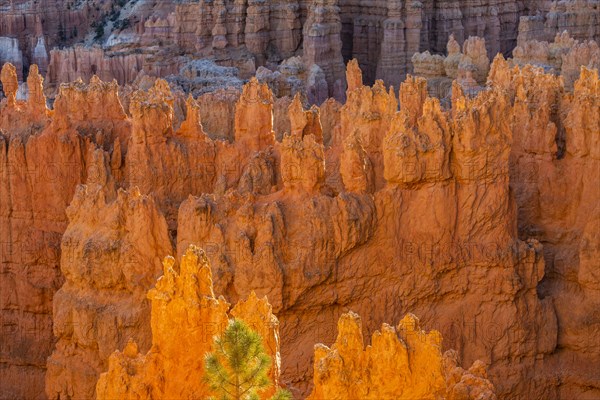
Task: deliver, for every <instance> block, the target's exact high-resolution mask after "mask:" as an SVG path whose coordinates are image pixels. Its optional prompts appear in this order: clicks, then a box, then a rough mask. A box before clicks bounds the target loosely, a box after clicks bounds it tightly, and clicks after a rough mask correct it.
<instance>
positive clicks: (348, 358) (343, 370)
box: [308, 312, 496, 400]
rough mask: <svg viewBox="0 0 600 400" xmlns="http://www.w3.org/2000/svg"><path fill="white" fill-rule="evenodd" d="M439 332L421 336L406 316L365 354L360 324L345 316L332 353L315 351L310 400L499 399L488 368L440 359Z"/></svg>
mask: <svg viewBox="0 0 600 400" xmlns="http://www.w3.org/2000/svg"><path fill="white" fill-rule="evenodd" d="M441 343H442V337H441V335H440V333H439V332H437V331H432V332H429V333H426V332H425V331H422V330H421V326H420V325H419V320H418V319H417V317H415V316H414V315H412V314H407V315H406V316H405V317H404V318H402V320H401V321H400V323H399V324H398V326H397V327H396V328H394V327H392V326H389V325H388V324H383V326H382V327H381V331H375V333H374V334H373V340H372V344H371V345H369V346H367V348H366V349H365V347H364V341H363V334H362V323H361V319H360V317H359V316H358V315H356V314H355V313H353V312H349V313H347V314H343V315H342V316H341V317H340V320H339V322H338V335H337V339H336V341H335V343H334V344H333V346H332V348H331V349H330V348H328V347H327V346H325V345H323V344H318V345H316V346H315V362H314V370H315V377H314V381H315V387H314V389H313V391H312V393H311V395H310V396H309V397H308V399H309V400H321V399H336V400H337V399H339V400H344V399H347V400H349V399H373V400H376V399H391V398H398V399H438V398H443V399H465V400H468V399H480V400H484V399H487V400H492V399H496V395H495V393H494V387H493V385H492V384H491V383H490V381H489V380H487V375H486V370H485V366H484V365H483V363H482V362H481V361H475V362H474V363H473V365H472V366H471V368H469V370H468V371H465V370H464V369H462V368H461V367H460V366H457V362H456V352H454V351H453V350H449V351H447V352H446V353H444V354H443V355H442V352H441Z"/></svg>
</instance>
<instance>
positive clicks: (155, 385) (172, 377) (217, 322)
mask: <svg viewBox="0 0 600 400" xmlns="http://www.w3.org/2000/svg"><path fill="white" fill-rule="evenodd" d="M163 269H164V272H163V276H162V277H160V278H159V279H158V281H157V282H156V286H155V287H154V288H153V289H151V290H150V291H149V292H148V298H149V299H150V300H151V302H152V332H151V334H152V347H151V348H150V349H149V351H148V352H147V353H146V354H144V352H143V351H142V350H141V349H140V347H139V346H138V344H137V343H136V342H135V341H129V342H128V343H127V345H126V346H125V348H124V350H123V351H122V352H121V351H116V352H115V353H113V354H112V355H111V356H110V359H109V362H108V372H105V373H104V374H102V375H101V376H100V379H99V380H98V384H97V389H96V393H97V399H98V400H103V399H106V400H111V399H116V398H128V399H147V398H157V399H160V398H205V397H207V396H209V395H210V394H211V392H210V389H209V388H208V387H207V385H206V383H205V382H204V380H203V377H204V356H205V354H207V353H209V352H210V351H212V344H213V338H214V336H216V335H220V334H221V333H222V332H223V331H224V330H225V328H226V327H227V323H228V320H229V319H230V318H232V317H234V318H237V319H240V320H242V321H244V322H246V323H247V324H248V326H249V327H251V328H252V329H254V330H255V331H257V332H258V333H259V334H260V335H261V337H262V339H263V345H264V348H265V350H266V351H267V353H268V355H269V356H270V357H271V360H272V366H271V369H270V377H271V379H272V382H273V383H274V385H275V387H277V386H279V385H278V383H279V373H280V372H279V371H280V370H279V322H278V321H277V318H276V317H275V316H274V315H273V313H272V312H271V306H270V305H269V303H268V302H267V299H266V298H263V299H259V298H258V297H256V295H255V294H254V293H251V294H250V296H249V298H248V299H247V300H246V301H243V302H239V303H238V304H237V305H236V306H235V307H233V309H232V310H229V307H230V305H229V303H227V301H226V300H225V298H223V296H219V297H218V298H217V297H215V294H214V291H213V284H212V274H211V269H210V264H209V262H208V259H207V257H206V255H205V253H204V251H202V250H200V249H198V248H196V247H195V246H190V247H189V248H188V249H187V250H186V251H185V253H184V255H183V257H182V259H181V263H179V265H177V263H176V262H175V259H174V258H173V257H167V258H165V260H164V261H163ZM174 338H177V339H176V340H173V339H174ZM269 393H270V394H272V393H273V391H272V390H271V391H269V392H268V393H265V394H264V395H263V398H268V397H267V396H266V395H267V394H269Z"/></svg>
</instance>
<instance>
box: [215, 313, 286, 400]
mask: <svg viewBox="0 0 600 400" xmlns="http://www.w3.org/2000/svg"><path fill="white" fill-rule="evenodd" d="M270 367H271V357H269V356H268V355H267V354H266V352H265V349H264V347H263V345H262V338H261V336H260V335H259V334H258V333H256V332H254V331H253V330H252V329H250V328H249V327H248V326H247V325H246V324H244V323H243V322H242V321H240V320H235V319H232V320H230V321H229V325H228V326H227V329H226V330H225V332H223V334H222V335H221V336H217V337H216V338H215V340H214V343H213V351H212V353H208V354H207V355H206V358H205V369H206V375H205V380H206V382H207V383H208V385H209V387H210V389H211V390H212V392H213V393H214V394H215V395H216V397H215V398H216V399H218V400H257V399H259V393H261V392H263V391H265V390H266V389H268V388H269V387H270V386H271V385H272V383H271V380H270V379H269V376H268V372H269V368H270ZM291 399H292V396H291V394H290V393H289V392H288V391H286V390H281V389H280V390H278V391H277V392H276V393H275V394H274V395H273V397H271V400H291Z"/></svg>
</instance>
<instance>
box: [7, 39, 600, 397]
mask: <svg viewBox="0 0 600 400" xmlns="http://www.w3.org/2000/svg"><path fill="white" fill-rule="evenodd" d="M468 43H473V44H472V45H471V44H468V45H467V46H466V48H465V47H463V55H464V54H465V53H466V54H471V55H481V60H483V55H484V53H482V52H481V51H480V50H481V49H482V42H480V41H476V40H472V41H470V42H468ZM453 54H458V53H457V52H453ZM461 57H462V56H461ZM486 57H487V56H486ZM469 58H470V60H471V61H470V62H471V64H472V65H475V66H477V65H484V63H483V62H482V63H481V64H479V62H478V61H477V60H478V58H477V57H472V56H469ZM474 59H475V61H477V62H475V61H473V60H474ZM489 68H490V73H489V76H488V77H487V82H488V84H487V86H486V87H485V90H481V91H478V92H473V93H472V92H468V91H466V90H465V89H463V85H461V84H460V83H459V82H455V83H453V84H451V85H452V86H451V88H452V93H451V96H450V99H449V102H448V104H447V106H448V107H444V103H443V102H440V101H439V100H438V99H436V98H432V97H429V96H428V94H427V81H426V80H425V79H423V78H419V77H409V78H408V79H407V80H406V81H405V82H403V83H402V85H401V86H400V90H399V95H398V97H397V96H396V94H395V93H394V90H392V89H388V88H386V86H385V85H384V84H383V83H382V82H378V83H376V84H375V85H374V86H372V87H370V86H364V85H363V81H364V79H363V76H362V73H361V70H360V69H359V68H358V63H356V62H352V63H350V64H349V66H348V70H347V76H346V81H347V82H348V90H347V92H346V93H345V97H346V98H347V101H345V102H344V103H343V104H342V103H339V102H337V101H335V100H328V101H327V102H325V103H324V104H323V106H322V107H313V108H311V109H307V108H306V107H304V106H303V105H302V102H301V101H300V99H296V100H294V101H292V100H291V99H288V101H287V103H286V102H283V101H281V100H278V99H277V100H276V99H275V98H274V97H273V95H272V93H271V91H270V89H269V88H268V86H267V85H266V84H261V83H259V82H258V80H254V79H253V80H251V81H250V82H249V83H248V84H247V85H245V87H244V88H243V90H242V92H241V94H240V95H239V96H237V95H235V94H234V92H231V93H229V94H223V93H221V94H220V95H218V96H217V95H212V94H211V95H206V96H203V97H201V98H200V99H199V100H198V101H196V100H194V99H193V98H188V99H187V101H186V99H185V97H184V96H182V95H181V94H178V93H174V92H172V91H171V90H170V89H169V87H168V85H167V83H166V82H165V81H163V80H157V81H156V82H153V83H152V84H151V85H148V87H147V88H144V89H139V90H137V91H133V92H127V91H126V90H123V91H122V92H121V93H119V92H118V86H117V85H116V83H104V82H102V81H100V80H99V79H98V78H93V79H91V81H90V83H89V84H84V83H83V82H74V83H71V84H69V85H62V86H61V87H60V90H59V94H58V96H57V98H56V101H55V103H54V109H53V110H48V109H47V108H46V105H45V99H44V95H43V90H42V86H41V85H42V79H41V77H40V76H39V74H37V73H36V70H35V68H34V69H32V72H31V73H30V74H29V78H28V80H29V82H28V84H29V87H30V90H29V92H30V94H31V95H30V96H29V97H28V100H27V101H22V100H19V99H17V97H16V94H17V92H18V83H17V73H16V69H15V68H13V67H10V66H8V65H6V66H4V67H3V69H2V74H1V78H2V84H3V88H4V91H5V95H6V97H7V98H6V99H5V100H3V101H2V103H1V105H0V129H1V130H2V131H1V132H2V136H0V138H1V140H0V167H1V169H0V179H1V182H0V183H1V184H0V190H1V191H0V202H1V204H0V218H1V221H2V223H1V225H0V241H1V242H2V245H3V250H4V251H3V252H2V263H1V266H2V274H1V276H0V279H2V282H1V284H2V288H3V291H2V297H1V298H0V300H1V303H0V307H1V310H2V312H1V314H0V315H1V318H2V326H3V327H4V328H3V331H2V340H1V342H2V343H3V344H5V343H6V345H4V347H3V348H2V349H1V350H2V355H1V357H2V358H1V362H2V369H0V374H2V375H0V380H1V381H2V382H6V384H3V385H2V393H1V394H2V396H3V397H25V398H39V397H44V393H47V395H48V396H49V397H51V398H58V396H59V395H60V398H64V397H67V398H71V397H90V396H91V395H92V394H93V393H94V390H95V385H96V380H97V378H98V376H99V375H100V373H102V372H103V371H106V370H107V368H108V367H109V364H110V361H109V359H110V354H111V353H112V352H113V351H115V350H120V349H124V348H125V347H126V344H127V341H128V338H129V337H132V338H134V339H135V340H136V342H137V343H138V345H139V347H138V351H139V352H140V354H145V353H146V351H147V350H148V349H149V346H150V345H151V342H150V341H151V330H150V325H151V324H150V319H151V313H150V307H149V304H148V302H146V301H145V300H144V296H145V293H146V291H147V290H148V289H149V288H150V287H151V285H153V284H154V281H155V279H156V278H157V275H159V274H160V271H161V266H160V262H159V260H161V259H162V258H163V257H165V256H166V255H169V254H173V251H176V252H177V258H180V257H183V256H184V254H186V250H187V249H188V247H189V246H190V245H191V244H194V245H197V246H199V247H201V248H204V249H205V251H206V256H207V258H208V260H209V262H210V263H211V265H212V268H213V277H214V286H215V291H216V292H217V293H221V294H223V295H226V296H227V298H228V299H230V301H232V302H238V301H239V300H242V299H246V298H247V297H248V296H250V294H251V292H252V291H254V292H255V293H256V294H257V295H258V296H259V297H263V296H265V295H266V296H268V299H269V302H270V303H271V304H272V307H273V313H274V314H276V315H277V318H278V319H279V321H280V335H281V336H280V337H281V347H280V352H281V382H282V383H283V384H284V385H286V386H288V387H290V388H291V389H292V390H293V391H294V393H295V394H296V395H298V396H301V395H302V396H304V395H308V394H309V393H310V391H311V390H312V384H311V382H312V380H313V371H312V369H311V364H312V361H311V360H312V357H313V345H314V343H318V342H324V343H333V342H334V340H335V337H334V334H335V331H336V329H335V326H336V321H337V320H338V318H339V317H340V316H341V315H342V314H343V313H345V312H347V311H348V310H353V311H355V312H358V313H359V314H360V315H362V316H363V319H364V320H363V324H364V325H363V328H362V329H363V330H364V333H365V334H367V335H370V334H371V333H372V332H374V331H375V330H376V329H378V328H379V327H380V326H381V324H382V323H384V322H386V321H394V320H400V319H401V318H402V317H403V316H404V315H405V314H406V313H408V312H413V313H415V314H416V315H419V316H420V318H421V321H422V324H423V325H424V326H427V327H428V328H431V329H436V330H438V331H440V332H441V333H442V335H443V337H444V342H443V346H444V348H454V349H456V352H457V359H458V360H460V365H471V364H472V363H474V362H475V361H476V360H481V362H482V363H483V364H485V365H486V366H487V367H488V377H489V379H490V381H491V382H492V383H493V384H494V386H495V388H496V391H497V394H498V396H499V397H501V398H504V397H514V398H523V399H525V398H527V399H529V398H565V399H566V398H573V397H582V398H585V397H588V398H593V397H594V396H597V394H598V392H599V391H600V376H599V375H598V372H597V368H594V366H595V365H597V364H598V362H599V360H600V349H598V347H597V346H596V344H595V343H596V341H595V338H596V337H597V335H598V329H599V328H598V326H599V325H598V319H597V318H596V316H595V314H594V310H595V308H597V302H598V299H599V298H600V296H598V291H599V290H600V288H599V287H598V277H597V270H598V263H597V256H596V255H597V253H598V248H599V246H600V244H599V240H600V233H599V229H600V227H599V226H598V218H597V217H598V215H597V212H598V210H597V206H596V199H597V198H598V185H596V184H595V183H596V182H597V181H598V178H599V177H598V171H599V169H600V166H599V163H600V157H598V154H597V153H598V132H600V127H599V121H598V118H597V116H598V115H600V103H599V100H598V99H599V98H600V93H599V90H600V80H599V78H598V72H597V70H592V69H587V68H582V70H581V73H580V76H579V78H578V79H577V80H576V81H575V82H574V85H573V91H570V90H569V89H568V88H565V86H564V81H563V80H562V78H560V77H556V76H554V75H551V74H546V73H544V71H543V70H542V69H539V68H535V67H531V66H524V67H519V66H518V65H516V66H515V67H512V68H511V67H510V65H509V64H508V63H507V62H506V61H505V60H504V59H503V58H502V57H496V58H495V59H494V62H493V63H492V64H491V65H490V67H489ZM468 70H469V71H471V72H472V69H470V68H469V69H468ZM475 76H476V74H472V79H473V80H475ZM478 85H479V86H481V85H482V84H481V83H478ZM481 87H482V88H483V86H481ZM213 101H214V102H215V104H218V106H215V107H214V108H212V107H211V104H213V103H212V102H213ZM228 102H230V103H228ZM123 104H128V109H129V112H126V111H125V110H124V108H123ZM285 104H288V106H287V112H286V106H285ZM232 113H233V114H234V115H232ZM274 116H275V118H274ZM204 119H205V120H207V121H211V122H210V124H207V125H206V127H205V126H203V123H202V121H203V120H204ZM208 126H211V130H213V129H214V131H209V130H208V128H207V127H208ZM281 129H284V130H286V131H288V130H289V132H288V133H289V134H285V135H284V133H285V132H282V131H280V130H281ZM276 130H277V131H276ZM223 138H227V139H228V140H222V139H223ZM81 183H85V184H86V185H87V186H86V189H83V188H82V189H77V187H78V184H81ZM135 187H137V188H138V189H135ZM119 189H126V191H122V190H119ZM130 255H135V257H134V259H133V260H131V259H129V256H130ZM59 288H60V290H59ZM57 290H58V292H57ZM128 304H131V306H127V305H128ZM367 316H368V317H367ZM52 325H54V328H53V327H52ZM119 327H121V328H119ZM53 329H54V335H53ZM116 331H118V332H122V333H121V334H119V335H115V334H114V333H113V332H116ZM54 336H55V337H54ZM8 337H10V338H15V337H16V339H10V340H8V339H5V338H8ZM153 343H155V342H153ZM360 346H361V349H362V344H361V345H360ZM127 349H128V350H126V351H125V353H124V354H123V355H121V356H118V357H121V358H123V357H125V358H127V357H129V356H128V354H133V353H135V352H134V351H133V347H132V346H128V347H127ZM136 354H137V353H136ZM438 355H439V354H438ZM48 356H50V358H49V359H48V361H46V357H48ZM132 357H134V359H135V360H137V359H138V358H139V357H142V359H143V358H144V356H138V355H135V354H134V356H132ZM145 357H149V356H145ZM121 358H119V359H121ZM130 358H131V357H130ZM112 362H113V363H115V361H114V359H113V361H112ZM128 362H129V361H128ZM186 362H187V361H186ZM136 365H137V364H136ZM161 368H163V367H161ZM164 368H166V367H164ZM477 370H478V371H479V368H477ZM165 373H166V372H165ZM477 374H479V373H477ZM477 374H475V375H477ZM479 375H480V374H479ZM461 379H462V378H461ZM469 379H470V378H469ZM44 381H45V382H44ZM23 382H28V384H27V385H23ZM107 390H108V389H107ZM119 390H120V389H119Z"/></svg>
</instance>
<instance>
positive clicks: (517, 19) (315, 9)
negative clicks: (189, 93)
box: [0, 0, 600, 103]
mask: <svg viewBox="0 0 600 400" xmlns="http://www.w3.org/2000/svg"><path fill="white" fill-rule="evenodd" d="M0 9H1V10H2V13H0V63H4V62H11V63H13V64H14V65H15V66H16V67H17V75H18V77H19V80H20V81H24V80H25V77H26V71H27V70H28V68H29V65H31V64H34V63H36V64H38V66H39V68H40V71H41V73H42V75H44V76H45V77H46V80H47V90H48V94H51V95H52V97H54V95H55V94H56V92H57V89H58V85H59V84H60V83H64V82H70V81H73V80H75V79H77V78H79V77H81V78H83V79H84V80H86V81H87V80H89V78H90V77H91V76H92V75H94V74H96V75H98V76H99V77H100V78H101V79H103V80H112V79H117V81H118V82H119V84H122V85H123V84H129V83H132V82H134V81H135V79H136V78H137V77H138V76H144V75H151V76H155V77H167V76H171V75H177V74H182V73H183V71H185V70H188V71H192V72H191V75H192V76H191V77H190V78H200V81H203V82H202V85H204V84H208V85H210V84H211V83H210V82H206V80H205V76H206V74H211V73H212V72H214V71H213V70H212V69H211V68H203V67H198V64H197V63H196V61H198V60H201V59H204V58H209V59H211V60H213V61H214V62H215V63H216V64H218V65H220V66H224V67H235V68H237V70H236V71H237V72H236V73H237V74H238V75H239V76H240V77H242V78H244V79H247V78H249V77H250V76H253V75H254V74H255V73H256V72H258V70H259V68H260V67H267V68H268V69H269V70H271V71H273V72H277V73H282V74H284V75H285V74H286V73H287V72H290V70H289V65H287V64H286V63H288V62H289V60H292V59H294V58H296V57H298V58H301V59H302V63H301V65H299V66H294V67H292V69H296V71H295V74H297V75H298V76H300V77H301V79H302V80H303V81H305V82H306V84H307V86H309V87H311V86H314V85H317V86H319V87H321V89H320V90H324V91H325V93H326V95H325V97H327V96H334V97H336V98H337V99H338V100H342V99H343V93H344V87H345V82H344V77H343V70H344V62H347V61H348V60H350V59H352V58H356V59H358V60H359V63H360V66H361V68H362V70H363V72H364V74H365V82H367V83H369V84H372V83H373V82H374V81H375V79H383V80H384V81H385V82H386V84H388V85H393V86H394V87H396V88H398V86H399V84H400V83H401V82H402V81H403V80H404V78H405V76H406V74H407V73H412V72H413V65H412V56H413V55H414V54H415V53H418V52H422V51H425V50H429V51H431V52H432V53H437V54H439V53H443V52H444V51H445V48H446V43H447V41H448V38H449V36H450V35H451V34H453V35H454V37H455V38H456V40H457V41H458V43H459V44H461V45H462V44H463V42H465V41H466V40H467V39H468V38H469V37H471V36H479V37H482V38H484V39H485V40H486V46H485V51H486V52H487V55H488V57H489V58H490V59H491V58H493V57H494V56H495V55H496V53H498V52H501V53H503V54H504V55H505V56H508V55H510V52H511V51H512V50H513V49H514V48H515V46H516V45H517V44H521V43H522V42H524V41H529V40H539V41H551V40H552V38H553V37H554V36H555V35H556V34H558V33H561V32H563V31H564V30H567V31H569V32H570V34H571V35H572V36H573V37H574V38H576V39H578V40H587V39H594V40H596V41H598V40H600V28H599V26H600V9H599V8H598V5H597V2H595V1H593V0H577V1H568V2H563V1H560V2H559V1H544V2H540V1H537V0H516V1H498V0H487V1H482V2H475V3H474V2H467V1H459V2H450V1H433V0H423V1H410V2H401V1H397V0H393V1H384V0H371V1H364V0H300V1H292V0H285V1H277V2H264V1H258V0H219V1H206V0H202V1H190V0H185V1H177V2H174V1H172V0H159V1H148V0H129V1H127V0H117V1H98V0H77V1H74V0H40V1H32V0H11V1H4V2H0ZM174 79H175V80H176V78H174ZM324 82H326V83H327V85H326V86H325V89H323V85H324ZM196 84H200V83H198V82H196ZM212 84H214V83H212ZM319 99H320V100H321V101H322V100H324V99H323V98H321V97H319ZM321 101H318V103H320V102H321Z"/></svg>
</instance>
